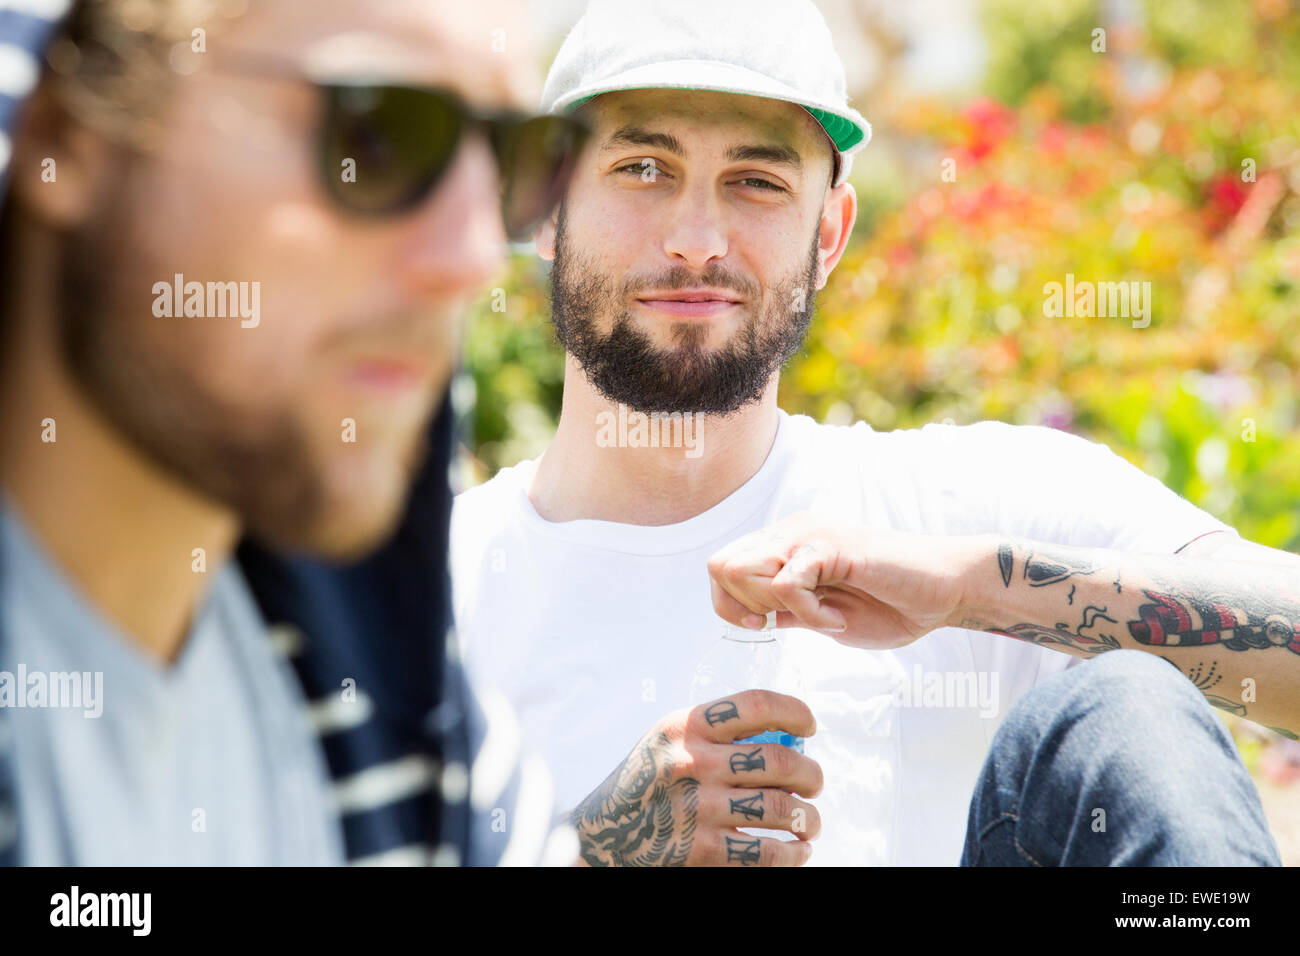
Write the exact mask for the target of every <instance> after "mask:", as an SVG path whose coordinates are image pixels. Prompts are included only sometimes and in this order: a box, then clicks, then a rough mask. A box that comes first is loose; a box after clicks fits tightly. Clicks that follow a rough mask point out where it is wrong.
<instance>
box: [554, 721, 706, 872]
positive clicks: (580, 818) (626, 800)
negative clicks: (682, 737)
mask: <svg viewBox="0 0 1300 956" xmlns="http://www.w3.org/2000/svg"><path fill="white" fill-rule="evenodd" d="M672 771H673V759H672V751H671V742H670V741H669V739H668V736H667V735H666V734H663V733H659V734H656V735H655V736H653V737H647V738H646V739H644V740H642V741H641V742H640V743H639V744H637V746H636V747H635V748H634V749H633V751H632V753H631V754H629V755H628V758H627V759H626V760H625V761H623V763H622V765H621V766H619V767H618V769H616V770H615V771H614V772H613V773H612V774H610V775H609V777H608V778H607V779H606V780H605V782H604V783H602V784H601V785H600V786H599V787H597V788H596V789H595V790H594V791H592V793H591V795H590V796H589V797H587V799H586V800H584V801H583V802H582V803H581V804H579V805H578V808H577V809H576V810H574V811H573V814H572V815H571V819H572V822H573V825H574V827H575V828H576V829H577V831H578V839H579V842H580V844H581V852H582V858H583V860H585V861H586V862H587V863H588V864H590V865H591V866H685V865H686V858H687V857H688V856H690V853H691V845H692V842H693V841H694V838H695V826H696V814H697V811H698V806H697V805H698V802H699V788H700V784H699V781H698V780H696V779H694V778H693V777H682V778H679V779H677V780H674V779H673V772H672Z"/></svg>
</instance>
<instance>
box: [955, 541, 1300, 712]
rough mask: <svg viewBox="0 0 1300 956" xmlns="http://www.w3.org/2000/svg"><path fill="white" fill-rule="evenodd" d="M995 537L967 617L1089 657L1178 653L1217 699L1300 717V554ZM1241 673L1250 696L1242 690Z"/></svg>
mask: <svg viewBox="0 0 1300 956" xmlns="http://www.w3.org/2000/svg"><path fill="white" fill-rule="evenodd" d="M990 544H992V545H996V547H995V548H990V549H989V550H988V551H986V552H985V554H986V557H985V559H984V561H985V562H986V563H984V564H983V567H982V570H981V572H980V577H979V579H978V580H979V583H978V584H977V585H976V586H975V587H974V588H973V589H972V592H970V593H971V596H972V597H973V600H967V601H966V602H964V604H963V607H962V617H959V618H957V619H958V620H962V626H963V627H971V626H973V627H977V628H978V629H980V630H985V631H990V632H992V633H994V634H1002V635H1004V636H1007V637H1014V638H1016V639H1017V640H1021V641H1027V642H1029V643H1033V644H1040V645H1043V646H1049V647H1054V648H1056V649H1057V650H1063V651H1065V652H1067V653H1070V654H1073V655H1076V656H1080V657H1094V656H1096V655H1097V654H1100V653H1104V652H1106V651H1111V650H1118V649H1121V648H1129V649H1136V650H1142V651H1148V652H1151V653H1168V654H1169V656H1170V657H1171V658H1173V661H1171V663H1173V662H1174V661H1177V663H1176V664H1174V666H1176V667H1178V668H1179V669H1180V670H1181V671H1182V672H1183V673H1184V674H1185V675H1186V676H1187V677H1188V678H1189V679H1190V680H1191V681H1192V682H1193V683H1194V684H1195V685H1196V686H1197V688H1198V689H1200V691H1201V692H1202V693H1203V694H1204V695H1205V697H1206V699H1207V700H1208V701H1209V702H1210V703H1211V704H1214V705H1215V706H1216V707H1220V708H1222V709H1223V710H1226V711H1229V712H1231V713H1233V714H1236V715H1238V716H1243V717H1244V716H1247V714H1246V711H1247V707H1249V710H1250V714H1249V718H1250V719H1252V720H1256V721H1259V720H1261V719H1262V720H1264V721H1267V722H1268V725H1273V726H1276V725H1279V724H1280V725H1282V726H1283V727H1289V728H1292V729H1293V730H1294V729H1300V564H1296V565H1292V564H1288V563H1287V561H1286V560H1285V558H1286V557H1287V556H1283V558H1281V559H1278V560H1273V559H1269V560H1244V559H1238V560H1232V559H1228V560H1220V559H1213V558H1209V557H1198V556H1195V555H1172V554H1170V555H1160V554H1127V553H1123V552H1118V551H1106V550H1102V549H1084V548H1067V547H1064V546H1059V547H1058V546H1044V545H1041V544H1039V543H1037V542H1015V541H999V540H994V541H991V542H990ZM995 568H996V573H995V572H994V569H995ZM1192 648H1195V649H1196V650H1195V652H1193V650H1192ZM1244 652H1250V653H1244ZM1261 652H1266V653H1261ZM1166 659H1169V658H1166ZM1192 659H1195V660H1196V661H1197V665H1196V667H1193V668H1191V670H1190V671H1188V668H1189V667H1190V665H1191V663H1192ZM1240 682H1248V686H1249V688H1250V693H1251V696H1249V697H1243V699H1242V700H1237V699H1236V698H1237V697H1238V695H1239V693H1240V692H1239V691H1238V690H1236V687H1237V686H1238V684H1239V683H1240ZM1243 686H1246V685H1245V684H1243ZM1279 732H1280V731H1279Z"/></svg>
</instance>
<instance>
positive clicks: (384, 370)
mask: <svg viewBox="0 0 1300 956" xmlns="http://www.w3.org/2000/svg"><path fill="white" fill-rule="evenodd" d="M428 377H429V371H428V368H427V367H426V366H424V365H423V364H421V363H418V362H409V361H402V360H400V359H397V360H394V359H382V358H369V359H362V360H359V361H355V362H352V363H351V364H350V365H349V366H348V369H347V380H348V382H350V383H351V384H352V385H354V386H357V387H360V388H363V389H366V390H367V391H375V392H380V393H388V394H395V393H400V392H405V391H409V390H411V389H417V388H419V387H421V386H422V385H423V384H424V383H425V381H426V380H427V379H428Z"/></svg>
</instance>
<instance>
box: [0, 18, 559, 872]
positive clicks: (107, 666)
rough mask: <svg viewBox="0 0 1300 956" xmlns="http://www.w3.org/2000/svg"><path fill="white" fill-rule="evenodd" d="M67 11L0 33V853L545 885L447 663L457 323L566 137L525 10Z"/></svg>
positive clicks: (535, 208) (539, 781)
mask: <svg viewBox="0 0 1300 956" xmlns="http://www.w3.org/2000/svg"><path fill="white" fill-rule="evenodd" d="M66 7H67V5H66V4H60V3H53V2H35V0H18V2H6V3H0V41H3V42H4V43H5V44H6V47H5V48H6V50H13V51H17V52H16V53H15V57H18V59H16V60H15V57H9V58H8V59H7V60H6V63H7V64H14V63H16V64H17V68H16V69H11V70H8V71H7V72H6V83H5V86H4V88H3V90H0V92H3V94H4V97H3V99H0V106H3V113H0V119H3V122H4V125H3V131H4V134H5V135H4V138H3V139H2V140H0V144H2V145H3V146H4V149H3V150H0V167H3V166H4V160H5V159H8V160H9V162H8V169H7V173H8V195H7V197H6V199H5V205H4V213H3V240H4V242H3V253H2V254H0V256H2V257H0V270H2V272H3V278H2V279H0V296H2V300H3V301H2V308H3V327H2V329H0V332H2V334H3V337H4V340H5V342H4V350H3V353H2V354H3V369H0V392H2V394H0V409H2V412H0V415H2V416H3V422H2V424H0V484H2V487H3V510H2V511H0V545H2V547H0V819H3V821H4V823H5V824H6V825H5V826H4V827H3V828H0V861H3V862H18V863H24V864H101V865H102V864H108V865H113V864H332V863H340V862H343V861H345V860H351V861H354V862H368V863H417V864H419V863H428V862H435V863H450V864H455V863H486V862H498V861H499V862H529V863H531V862H537V861H539V860H555V861H561V862H562V861H565V858H566V857H568V859H572V856H571V853H572V844H571V843H570V844H568V846H569V848H568V849H566V841H565V839H564V834H563V832H562V831H556V835H555V836H554V839H552V835H551V828H550V812H549V806H550V803H549V794H548V792H547V791H548V784H547V781H546V777H545V771H544V769H542V768H541V767H540V765H539V764H537V763H536V762H525V763H523V764H522V765H521V764H520V762H519V754H518V753H517V752H516V751H514V750H512V749H511V748H509V747H508V746H507V747H505V748H502V747H496V748H494V749H493V751H492V753H490V754H480V753H479V744H480V743H481V740H482V736H483V734H484V733H485V731H486V730H487V726H486V722H491V724H492V727H493V729H495V730H500V729H501V727H503V726H504V724H503V723H502V722H506V721H508V720H509V719H510V717H509V712H508V710H503V709H502V708H500V707H499V706H496V705H490V707H489V711H490V712H489V713H488V714H487V715H484V714H482V713H480V712H479V711H478V710H477V702H476V701H475V700H474V699H473V697H472V696H470V695H468V694H467V693H466V691H465V688H464V685H463V679H462V678H461V676H460V671H459V669H458V667H457V666H456V664H455V655H454V647H453V646H452V645H451V644H450V642H449V641H448V642H447V643H446V644H444V637H445V635H446V628H447V624H448V619H447V607H446V604H447V598H446V587H445V582H446V574H445V546H446V524H445V522H446V517H447V510H448V507H449V501H448V499H449V494H448V490H447V479H446V466H447V457H448V449H449V447H450V412H449V409H448V408H446V407H442V408H441V414H439V409H440V405H442V404H443V396H444V394H445V391H446V388H447V384H448V380H449V377H450V374H451V372H452V369H453V366H454V364H455V362H456V358H457V354H458V351H459V346H460V342H459V337H460V322H461V314H462V310H463V308H464V305H465V303H466V301H467V299H468V297H469V296H470V295H471V294H473V293H474V292H475V291H476V289H477V288H478V287H479V286H480V285H481V284H482V283H483V282H484V281H485V280H486V279H487V278H488V277H489V276H490V275H491V274H492V273H493V271H494V270H495V269H496V268H497V266H498V265H499V262H500V257H501V255H502V251H503V247H504V242H505V239H506V234H505V232H506V230H508V231H509V232H510V233H512V234H519V233H520V232H521V231H522V230H526V229H527V228H528V227H529V225H530V224H531V223H533V222H535V221H536V220H537V219H538V218H539V217H540V216H541V215H543V214H544V213H546V212H547V211H548V209H549V206H550V204H551V203H552V202H553V201H554V199H555V198H556V196H557V192H556V190H557V188H558V186H559V185H560V184H561V183H562V182H563V179H564V177H565V175H566V174H567V166H568V163H569V160H570V158H571V152H572V148H573V146H574V145H575V144H576V143H577V142H578V141H579V137H580V130H579V128H578V127H577V125H576V124H574V123H572V122H571V121H567V120H562V119H557V118H551V117H547V118H531V119H528V118H525V117H523V116H521V115H519V114H518V111H517V107H518V104H520V103H522V102H525V99H526V97H527V93H528V85H527V82H526V81H527V75H528V58H527V57H526V56H521V55H519V53H520V52H521V51H520V50H519V49H518V42H517V41H519V40H520V37H519V36H518V35H515V34H511V35H510V41H511V44H512V45H511V47H510V49H511V52H512V55H511V56H504V55H496V54H494V53H493V52H492V47H491V44H492V40H493V31H494V30H501V29H503V28H504V27H503V25H513V24H515V23H517V22H518V17H517V11H515V10H514V9H513V7H512V5H510V4H497V3H489V4H478V5H475V7H474V9H473V10H466V9H465V8H464V7H463V5H460V4H451V3H435V4H430V3H424V2H418V0H385V2H379V3H369V2H366V3H362V2H338V3H329V4H320V3H316V2H310V0H266V2H259V3H257V4H253V5H251V6H249V5H247V4H222V3H219V2H180V3H172V2H125V0H86V2H83V3H77V4H75V5H73V6H72V8H71V10H70V11H69V12H67V18H66V23H65V24H64V25H63V26H62V27H61V28H60V29H58V30H56V29H55V26H56V24H57V23H58V21H59V20H60V19H61V18H62V17H63V14H64V12H65V8H66ZM42 51H44V53H45V57H44V58H45V60H46V61H47V63H48V69H46V70H45V71H44V72H43V73H42V72H41V70H39V69H38V67H37V63H38V62H40V58H41V54H42ZM22 56H28V57H30V60H24V59H22V58H21V57H22ZM512 110H513V111H514V112H513V113H511V115H508V116H507V115H506V111H512ZM494 149H495V153H496V155H495V156H494ZM503 216H504V229H503ZM413 484H414V486H415V488H416V493H415V494H413V495H411V494H408V492H410V490H411V488H412V485H413ZM431 575H432V580H433V582H434V587H433V589H432V591H431V590H430V587H429V582H430V579H431ZM286 658H287V660H286ZM6 677H7V681H6ZM6 691H7V693H6ZM506 736H507V737H508V734H507V735H506ZM471 767H472V771H471ZM331 778H332V780H331ZM494 808H499V809H496V814H497V816H500V815H502V814H504V816H505V818H506V819H507V820H508V826H504V827H503V826H499V825H494V824H499V823H500V820H499V819H492V817H491V814H490V812H489V811H492V810H493V809H494ZM548 841H549V842H548Z"/></svg>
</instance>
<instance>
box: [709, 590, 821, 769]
mask: <svg viewBox="0 0 1300 956" xmlns="http://www.w3.org/2000/svg"><path fill="white" fill-rule="evenodd" d="M774 617H775V615H771V616H770V617H769V623H768V626H767V627H765V628H763V630H761V631H751V630H748V629H747V628H743V627H735V626H733V625H731V624H726V625H724V626H723V631H722V636H721V637H720V638H719V639H718V640H716V641H714V642H713V646H712V647H710V648H709V650H708V652H707V653H706V654H705V655H704V658H703V659H702V660H701V661H700V664H699V666H698V667H697V668H696V670H695V678H694V680H692V682H691V706H692V707H695V706H698V705H699V704H707V703H709V702H710V701H714V700H718V699H719V698H721V697H727V696H729V695H731V694H735V693H737V692H738V691H742V690H751V689H755V688H757V689H758V690H771V691H776V692H777V693H778V694H788V695H789V696H791V697H798V698H799V699H800V700H803V698H804V682H803V677H802V675H801V674H800V673H799V670H798V668H797V667H796V666H795V665H794V662H793V661H792V660H790V658H789V656H788V655H786V654H785V653H784V650H785V649H784V647H783V646H782V643H781V635H782V633H783V632H782V631H781V630H780V629H777V628H774V627H772V626H771V624H772V620H771V618H774ZM736 743H741V744H750V743H755V744H766V743H776V744H782V745H784V746H786V747H790V748H792V749H794V750H797V751H798V752H799V753H803V738H802V737H796V736H795V735H794V734H790V733H787V732H786V731H784V730H782V729H780V728H776V727H773V728H769V729H767V730H765V731H763V732H762V733H758V734H755V735H753V736H751V737H744V738H741V739H739V740H737V741H736Z"/></svg>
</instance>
